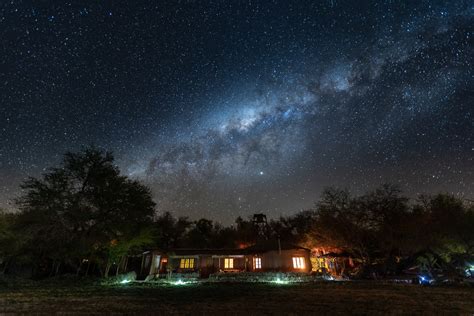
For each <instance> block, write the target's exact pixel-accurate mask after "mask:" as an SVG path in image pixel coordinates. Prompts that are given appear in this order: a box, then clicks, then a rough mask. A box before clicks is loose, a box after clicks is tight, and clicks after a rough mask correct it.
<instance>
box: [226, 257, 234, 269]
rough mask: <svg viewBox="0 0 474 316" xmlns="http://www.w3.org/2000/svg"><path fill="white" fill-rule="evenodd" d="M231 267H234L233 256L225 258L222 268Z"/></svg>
mask: <svg viewBox="0 0 474 316" xmlns="http://www.w3.org/2000/svg"><path fill="white" fill-rule="evenodd" d="M233 268H234V258H225V259H224V269H233Z"/></svg>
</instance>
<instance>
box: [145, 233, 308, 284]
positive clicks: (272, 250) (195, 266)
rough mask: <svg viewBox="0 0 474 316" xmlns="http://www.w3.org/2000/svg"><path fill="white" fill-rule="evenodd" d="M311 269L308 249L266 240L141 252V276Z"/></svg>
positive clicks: (204, 275)
mask: <svg viewBox="0 0 474 316" xmlns="http://www.w3.org/2000/svg"><path fill="white" fill-rule="evenodd" d="M310 271H311V262H310V250H309V249H306V248H303V247H299V246H296V245H291V244H285V243H279V242H270V241H265V242H261V243H257V244H255V245H253V246H250V247H247V248H244V249H186V248H177V249H169V250H167V251H163V250H160V249H151V250H148V251H146V252H144V253H143V254H142V260H141V267H140V271H139V273H138V275H140V276H141V277H142V278H145V277H147V276H149V275H154V276H165V275H167V274H170V273H195V274H197V275H199V276H200V277H203V278H205V277H208V276H209V275H210V274H212V273H216V272H303V273H309V272H310Z"/></svg>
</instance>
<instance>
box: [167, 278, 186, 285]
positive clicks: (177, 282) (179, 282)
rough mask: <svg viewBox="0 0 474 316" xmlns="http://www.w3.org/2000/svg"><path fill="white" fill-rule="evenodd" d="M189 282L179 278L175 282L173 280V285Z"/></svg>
mask: <svg viewBox="0 0 474 316" xmlns="http://www.w3.org/2000/svg"><path fill="white" fill-rule="evenodd" d="M188 283H189V282H184V281H183V280H181V279H179V280H178V281H175V282H171V284H173V285H178V286H179V285H186V284H188Z"/></svg>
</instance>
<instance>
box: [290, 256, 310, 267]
mask: <svg viewBox="0 0 474 316" xmlns="http://www.w3.org/2000/svg"><path fill="white" fill-rule="evenodd" d="M291 259H292V262H293V269H298V270H302V269H304V268H305V267H306V263H305V260H304V257H292V258H291Z"/></svg>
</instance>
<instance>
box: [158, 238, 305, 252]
mask: <svg viewBox="0 0 474 316" xmlns="http://www.w3.org/2000/svg"><path fill="white" fill-rule="evenodd" d="M280 249H281V250H292V249H293V250H294V249H299V250H307V251H310V250H309V249H307V248H304V247H300V246H298V245H294V244H290V243H284V242H282V243H280V244H278V241H277V240H265V241H261V242H258V243H256V244H255V245H252V246H249V247H246V248H243V249H238V248H172V249H168V250H163V249H151V250H156V251H160V252H163V253H167V254H169V255H175V256H186V255H188V256H196V255H221V256H225V255H229V256H235V255H246V254H252V253H262V252H267V251H278V250H280Z"/></svg>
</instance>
